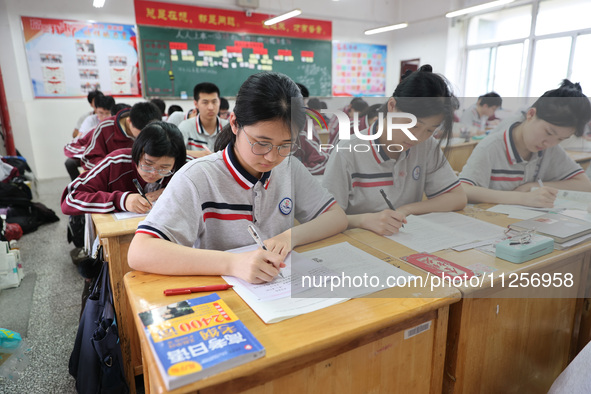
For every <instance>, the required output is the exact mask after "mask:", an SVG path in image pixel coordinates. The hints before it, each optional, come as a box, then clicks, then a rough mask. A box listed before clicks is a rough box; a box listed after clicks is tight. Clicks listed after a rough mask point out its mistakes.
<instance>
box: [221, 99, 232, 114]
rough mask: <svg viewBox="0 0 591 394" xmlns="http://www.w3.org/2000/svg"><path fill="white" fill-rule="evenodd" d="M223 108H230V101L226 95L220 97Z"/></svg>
mask: <svg viewBox="0 0 591 394" xmlns="http://www.w3.org/2000/svg"><path fill="white" fill-rule="evenodd" d="M222 109H230V103H229V102H228V100H226V99H225V98H224V97H220V111H221V110H222Z"/></svg>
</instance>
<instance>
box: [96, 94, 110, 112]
mask: <svg viewBox="0 0 591 394" xmlns="http://www.w3.org/2000/svg"><path fill="white" fill-rule="evenodd" d="M114 105H115V99H114V98H113V96H103V95H100V96H96V98H95V99H94V106H95V107H97V108H103V109H107V110H109V111H111V108H113V106H114Z"/></svg>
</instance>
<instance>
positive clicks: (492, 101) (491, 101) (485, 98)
mask: <svg viewBox="0 0 591 394" xmlns="http://www.w3.org/2000/svg"><path fill="white" fill-rule="evenodd" d="M477 103H478V105H486V106H489V107H500V106H501V105H503V99H502V98H501V96H500V95H499V94H498V93H496V92H488V93H487V94H483V95H482V96H480V97H478V101H477Z"/></svg>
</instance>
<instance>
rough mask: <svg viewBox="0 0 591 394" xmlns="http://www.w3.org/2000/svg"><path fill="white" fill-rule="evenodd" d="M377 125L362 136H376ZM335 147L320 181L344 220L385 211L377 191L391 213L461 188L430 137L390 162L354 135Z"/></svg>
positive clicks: (378, 149) (376, 146)
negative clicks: (390, 207) (387, 202)
mask: <svg viewBox="0 0 591 394" xmlns="http://www.w3.org/2000/svg"><path fill="white" fill-rule="evenodd" d="M376 125H377V122H374V125H373V126H372V128H368V129H367V130H365V131H363V133H364V134H368V133H369V132H370V130H372V131H371V132H372V133H373V132H375V127H376ZM384 132H385V131H384ZM400 132H402V131H400ZM372 142H373V143H372ZM337 147H338V151H337V150H334V151H333V152H332V154H331V155H330V159H329V160H328V164H327V165H326V171H325V172H324V177H323V179H322V180H323V185H324V186H325V187H326V188H327V189H328V190H329V191H330V192H331V193H332V195H333V196H334V197H335V198H336V199H337V201H338V203H339V205H340V206H341V207H342V208H343V210H344V211H345V212H346V213H347V214H348V215H354V214H361V213H373V212H381V211H383V210H384V209H388V205H387V204H386V201H385V200H384V198H383V197H382V195H381V193H380V189H383V190H384V191H385V193H386V195H387V196H388V198H389V199H390V201H391V202H392V204H393V205H394V207H395V208H396V207H399V206H402V205H406V204H410V203H413V202H418V201H421V200H422V199H423V193H424V194H426V196H427V198H434V197H437V196H440V195H442V194H444V193H447V192H449V191H450V190H452V189H454V188H456V187H458V186H459V185H460V183H459V181H458V178H457V177H456V175H455V174H454V172H453V170H452V168H451V166H450V165H449V163H448V161H447V159H446V158H445V156H444V155H443V152H442V151H441V149H440V147H439V145H438V141H437V140H436V139H435V138H433V137H430V138H428V139H427V140H425V141H423V142H422V143H420V144H418V145H415V146H413V147H411V148H410V149H408V150H407V151H405V152H402V153H401V154H400V156H399V158H398V159H397V160H394V159H391V158H390V157H389V156H388V155H387V154H386V152H387V151H386V147H385V146H381V145H379V142H377V140H376V141H365V140H361V139H359V138H358V137H357V136H354V135H352V136H351V139H350V140H341V141H340V142H339V144H338V145H337ZM335 149H336V148H335Z"/></svg>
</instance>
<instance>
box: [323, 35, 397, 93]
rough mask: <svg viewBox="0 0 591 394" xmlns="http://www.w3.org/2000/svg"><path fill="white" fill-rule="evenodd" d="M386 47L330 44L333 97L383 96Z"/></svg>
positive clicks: (343, 43)
mask: <svg viewBox="0 0 591 394" xmlns="http://www.w3.org/2000/svg"><path fill="white" fill-rule="evenodd" d="M386 54H387V47H386V45H373V44H356V43H346V42H333V44H332V94H333V96H385V94H386Z"/></svg>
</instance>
